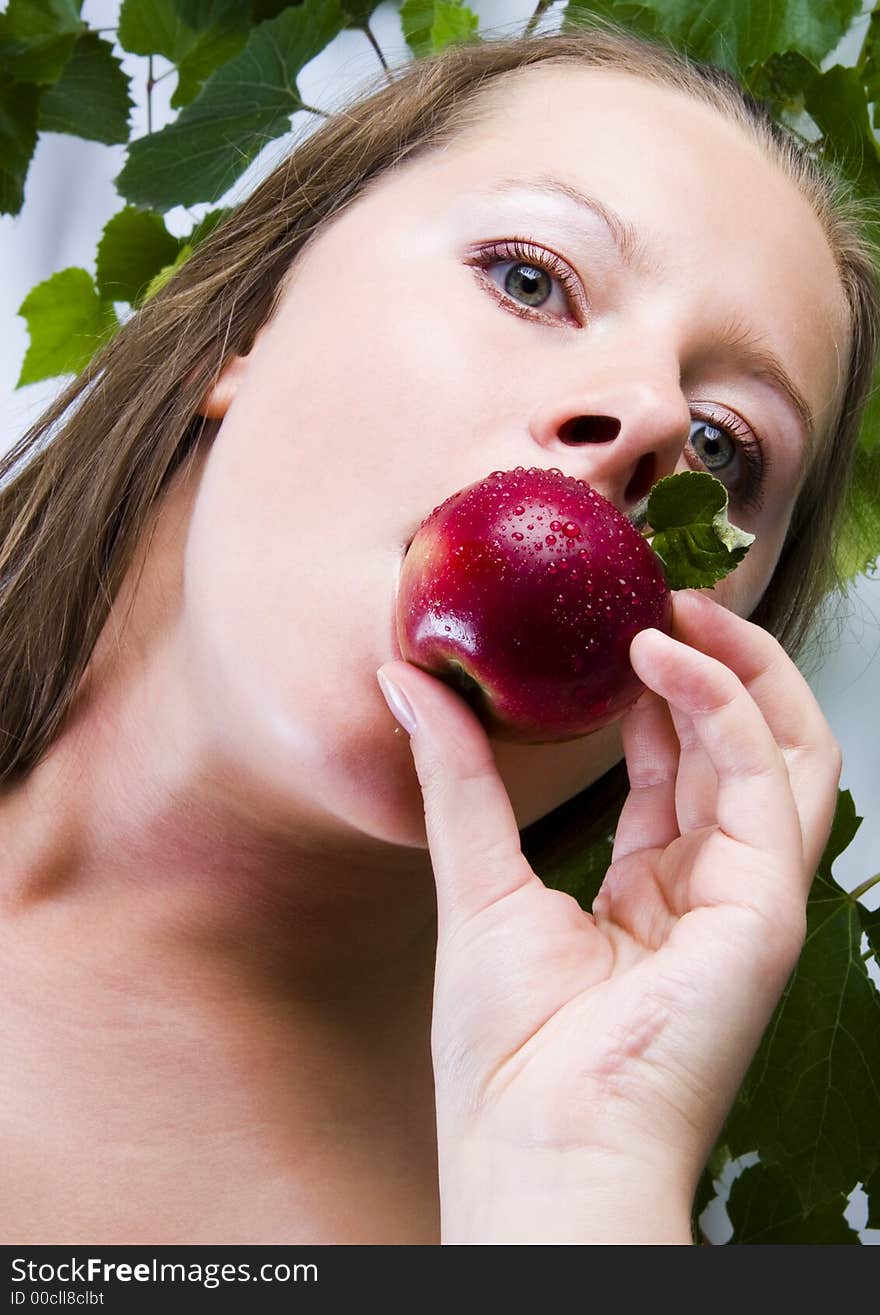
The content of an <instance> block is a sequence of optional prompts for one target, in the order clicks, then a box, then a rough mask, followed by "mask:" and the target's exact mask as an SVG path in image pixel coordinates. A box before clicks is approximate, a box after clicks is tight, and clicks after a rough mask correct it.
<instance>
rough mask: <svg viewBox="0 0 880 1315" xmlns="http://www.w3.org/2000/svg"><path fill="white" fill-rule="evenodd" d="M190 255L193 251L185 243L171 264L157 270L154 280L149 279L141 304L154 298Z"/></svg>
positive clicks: (187, 243)
mask: <svg viewBox="0 0 880 1315" xmlns="http://www.w3.org/2000/svg"><path fill="white" fill-rule="evenodd" d="M192 253H193V249H192V247H191V246H190V244H189V242H185V243H184V244H183V246H182V247H181V248H180V250H179V251H178V253H177V255H176V256H175V258H174V260H173V261H172V262H171V264H170V265H165V266H164V267H163V268H162V269H160V270H159V272H158V274H156V276H155V277H154V278H152V279H150V282H149V285H148V287H147V290H146V292H145V293H144V295H143V299H142V304H143V302H148V301H149V300H150V298H151V297H155V295H156V293H157V292H161V291H162V289H163V288H164V287H165V284H166V283H168V282H170V280H171V279H172V278H173V277H174V275H175V274H176V273H177V271H178V270H179V269H180V267H181V265H183V264H184V263H185V262H186V261H187V260H189V258H190V256H191V255H192Z"/></svg>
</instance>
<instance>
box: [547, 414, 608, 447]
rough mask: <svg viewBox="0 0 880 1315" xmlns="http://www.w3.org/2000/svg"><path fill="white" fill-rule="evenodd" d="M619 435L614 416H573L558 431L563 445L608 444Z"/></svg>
mask: <svg viewBox="0 0 880 1315" xmlns="http://www.w3.org/2000/svg"><path fill="white" fill-rule="evenodd" d="M619 433H620V421H619V420H616V419H615V418H614V416H575V418H574V419H573V420H566V422H565V424H564V425H563V426H562V428H561V429H560V430H559V437H560V439H561V441H562V442H563V443H610V442H611V440H612V439H614V438H617V435H618V434H619Z"/></svg>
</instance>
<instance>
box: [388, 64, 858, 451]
mask: <svg viewBox="0 0 880 1315" xmlns="http://www.w3.org/2000/svg"><path fill="white" fill-rule="evenodd" d="M419 164H421V166H423V167H424V168H425V169H426V170H427V175H433V176H432V177H431V181H430V184H429V186H430V187H431V190H432V192H433V184H434V183H435V182H436V183H437V184H438V185H439V191H438V193H436V196H437V200H438V203H440V204H443V203H446V204H449V205H451V206H453V207H454V208H455V209H456V211H457V212H458V213H461V214H467V213H473V214H476V213H477V210H476V209H475V206H476V204H477V202H479V203H480V204H482V201H483V199H485V198H487V197H493V198H496V199H498V200H499V201H500V199H501V198H502V197H505V199H506V201H507V202H508V203H510V205H515V206H516V207H517V210H516V211H515V212H514V211H512V210H511V209H510V205H509V206H508V210H507V213H510V214H511V215H512V216H513V214H514V213H516V214H522V215H523V217H524V218H529V217H532V216H535V217H536V218H537V220H538V222H540V220H541V217H542V216H543V215H547V216H550V215H551V214H554V213H557V212H558V213H562V212H563V211H564V212H565V214H566V215H567V216H568V217H569V218H571V217H572V216H573V215H574V208H573V206H572V204H571V198H576V197H577V196H580V197H581V198H586V199H587V201H588V202H594V203H596V204H597V206H598V209H599V210H603V209H604V210H605V211H606V212H611V213H612V214H613V220H612V224H611V229H612V236H613V237H615V238H616V239H618V246H623V247H624V248H625V250H624V251H623V253H622V255H623V256H627V255H629V256H630V257H632V264H633V266H634V267H636V269H635V272H636V273H637V274H639V275H642V276H644V277H645V279H646V281H648V280H650V279H652V278H653V279H655V280H666V281H667V283H668V284H669V286H670V287H673V286H679V287H682V288H687V287H690V288H693V289H694V290H695V291H696V290H698V291H699V292H700V293H701V294H704V296H711V297H712V299H713V307H712V310H713V313H717V317H718V320H719V322H721V321H723V322H724V323H727V324H734V323H735V324H737V325H740V326H744V329H745V333H744V335H743V336H744V337H749V338H752V339H754V340H755V341H758V342H760V341H763V342H767V343H771V344H773V345H774V347H775V349H776V351H777V352H778V353H779V354H780V355H781V356H782V357H783V358H784V360H785V362H786V366H787V370H788V373H790V374H792V375H793V376H795V377H796V378H797V380H798V391H801V392H803V393H804V394H805V395H806V396H807V399H808V401H809V405H810V409H811V410H812V411H813V412H814V414H815V416H816V420H817V429H818V431H819V432H821V431H822V429H823V428H824V427H825V424H826V423H827V421H828V420H830V418H831V416H832V414H833V413H834V412H835V411H836V409H837V403H838V398H839V389H840V386H841V383H842V381H843V378H844V377H845V369H844V368H843V363H844V362H845V361H846V360H847V359H848V354H849V312H848V306H847V302H846V298H845V294H844V291H843V288H842V285H841V282H840V278H839V274H838V270H837V263H836V260H835V257H834V253H833V252H832V250H831V247H830V244H829V241H828V237H827V235H826V233H825V231H824V229H823V227H822V225H821V222H820V220H819V218H818V216H817V215H816V213H815V211H814V209H813V207H812V205H811V203H810V201H809V199H808V198H807V197H806V196H805V195H804V193H803V192H802V191H801V189H800V188H799V186H798V185H797V184H796V183H795V182H794V181H793V180H792V179H791V178H790V177H789V176H787V174H786V173H785V172H784V171H783V169H782V167H781V165H780V164H779V163H777V161H776V160H774V159H771V158H770V157H769V156H768V154H767V152H766V149H765V148H764V147H763V145H761V144H760V143H759V142H758V141H756V140H755V139H754V138H753V137H752V136H751V135H750V134H749V133H748V132H747V131H745V130H744V129H743V128H742V127H741V126H740V125H739V124H738V123H736V122H733V121H732V120H729V119H727V118H726V117H725V116H724V115H722V113H721V112H720V111H719V110H717V109H716V108H715V107H714V106H712V105H709V104H706V103H705V102H702V101H699V100H697V99H696V98H695V97H693V96H691V95H689V94H687V93H685V92H683V91H680V90H678V89H677V88H674V87H670V86H667V85H659V84H656V83H653V82H648V81H646V80H645V79H643V78H639V77H635V76H632V75H630V74H628V73H626V72H619V71H609V70H605V69H602V70H595V69H579V68H574V67H559V66H553V67H541V66H538V67H532V68H527V69H525V70H518V71H517V73H516V75H515V76H513V77H505V78H504V79H503V80H502V83H501V85H499V86H497V87H491V88H490V89H489V90H488V91H487V93H486V94H485V100H484V102H481V107H480V111H479V112H478V114H477V115H476V116H474V117H470V116H469V122H468V125H467V127H465V128H464V129H463V130H462V132H461V133H460V134H458V135H457V136H456V137H455V138H454V139H453V141H452V143H451V144H449V145H447V146H445V147H444V149H443V151H441V152H439V153H437V154H436V155H432V156H429V157H428V158H425V159H423V160H422V161H421V162H417V163H416V174H417V175H418V174H419V172H420V170H419ZM435 170H436V171H438V172H436V173H435ZM403 172H404V173H405V172H406V170H404V171H403ZM421 177H422V179H424V178H425V177H426V175H425V174H422V175H421ZM413 183H414V184H416V183H417V179H416V177H414V178H413ZM518 184H519V185H520V186H519V187H517V185H518ZM548 184H549V185H548ZM418 185H419V186H420V185H421V181H419V184H418ZM566 191H567V192H569V193H570V198H566V197H565V196H564V193H565V192H566ZM554 192H555V193H556V196H555V197H554V196H553V195H552V193H554ZM585 223H586V225H587V226H589V224H590V220H589V219H588V218H587V217H586V214H585ZM538 236H540V235H538ZM620 239H622V242H621V241H620ZM588 272H589V271H588Z"/></svg>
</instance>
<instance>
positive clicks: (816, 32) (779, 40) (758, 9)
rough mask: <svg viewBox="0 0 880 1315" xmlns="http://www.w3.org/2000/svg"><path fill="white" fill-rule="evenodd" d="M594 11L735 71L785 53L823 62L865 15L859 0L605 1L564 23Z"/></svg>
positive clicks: (573, 10) (574, 12)
mask: <svg viewBox="0 0 880 1315" xmlns="http://www.w3.org/2000/svg"><path fill="white" fill-rule="evenodd" d="M596 9H599V10H601V12H603V13H605V14H608V15H609V16H610V17H612V18H617V19H620V20H622V21H624V22H626V23H627V25H628V26H630V27H633V26H635V27H637V28H638V29H640V30H642V31H658V32H662V33H663V35H664V37H665V38H667V39H669V40H671V41H672V42H673V43H674V44H675V45H676V46H678V47H681V48H683V49H684V50H686V51H687V52H688V54H690V55H692V56H694V57H695V58H696V59H702V60H708V61H710V62H711V63H713V64H719V65H720V66H721V67H722V68H725V69H728V70H730V71H731V72H736V71H737V70H741V69H746V68H748V67H749V66H750V65H752V64H756V63H759V62H760V61H761V60H764V59H766V58H767V57H768V55H772V54H773V53H774V51H783V50H798V51H800V52H801V54H803V55H805V56H807V58H808V59H812V60H814V61H815V62H816V63H817V64H819V63H821V61H822V60H823V59H824V58H825V56H826V55H828V54H829V53H830V52H831V51H832V50H833V49H834V48H835V46H836V45H837V44H838V42H839V41H840V39H841V37H842V36H843V35H844V33H845V32H846V31H847V29H848V28H849V26H850V24H851V23H852V21H853V19H854V18H856V17H857V16H858V14H859V13H860V12H861V0H640V3H639V4H638V5H633V4H614V3H609V2H608V0H606V2H605V3H603V4H601V5H594V4H585V5H577V4H569V6H568V9H567V11H566V21H567V22H573V23H574V24H575V25H577V23H578V22H579V21H580V22H581V23H583V22H584V21H585V20H586V21H589V14H590V11H591V10H593V11H595V10H596Z"/></svg>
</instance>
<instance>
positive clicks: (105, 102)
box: [40, 32, 134, 145]
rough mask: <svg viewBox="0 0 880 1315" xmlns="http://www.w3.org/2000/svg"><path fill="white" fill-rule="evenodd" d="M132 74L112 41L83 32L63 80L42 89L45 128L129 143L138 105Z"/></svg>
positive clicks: (110, 141)
mask: <svg viewBox="0 0 880 1315" xmlns="http://www.w3.org/2000/svg"><path fill="white" fill-rule="evenodd" d="M128 93H129V85H128V78H127V77H126V76H125V74H124V73H123V71H122V65H121V64H120V63H119V60H118V59H117V58H116V56H115V55H114V54H113V47H112V46H111V45H110V43H109V42H108V41H102V40H101V38H100V37H99V36H96V35H95V33H94V32H87V33H86V35H85V36H81V37H80V39H79V40H78V41H77V43H76V45H75V46H74V48H73V54H72V55H71V57H70V59H69V60H68V62H67V63H66V64H65V66H64V71H63V72H62V74H61V77H60V78H59V79H58V81H57V82H56V83H55V84H54V85H53V86H51V87H47V88H46V90H45V91H44V92H43V99H42V102H41V104H40V131H41V132H66V133H71V134H73V135H74V136H75V137H85V138H87V139H88V140H89V141H93V142H105V143H107V144H108V145H113V144H114V143H117V142H127V141H128V133H129V125H128V116H129V113H130V112H131V109H132V107H133V105H134V102H133V101H132V99H131V97H130V96H129V94H128Z"/></svg>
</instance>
